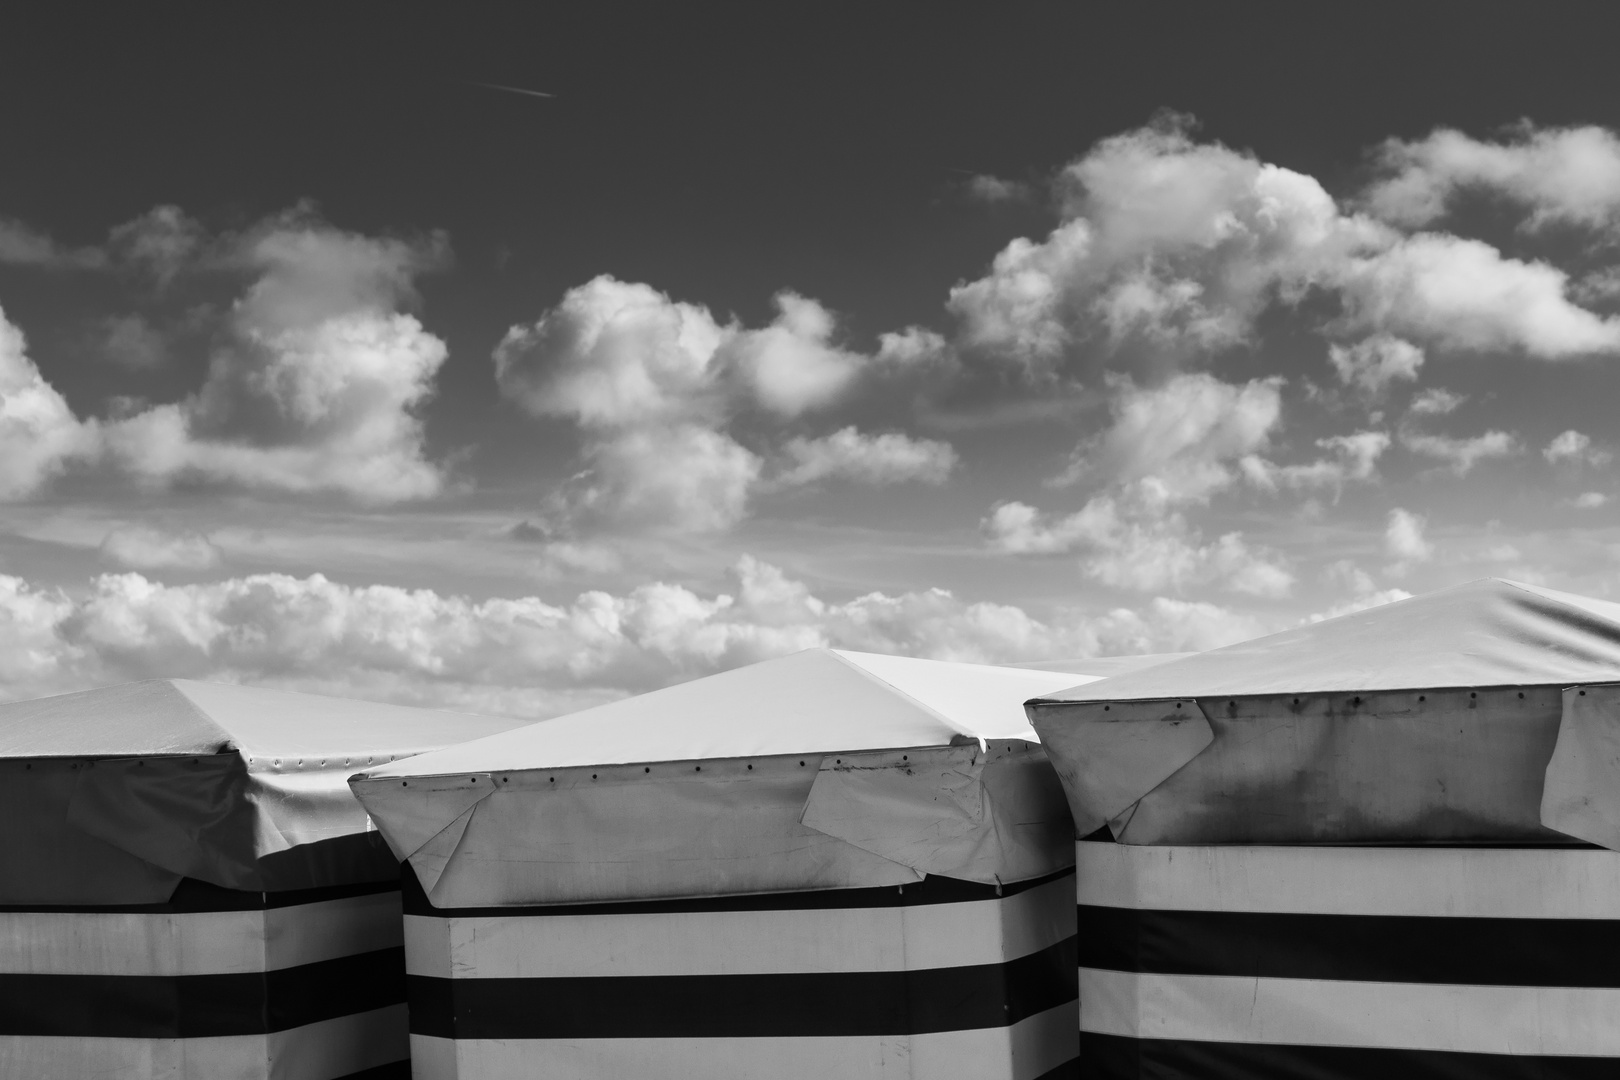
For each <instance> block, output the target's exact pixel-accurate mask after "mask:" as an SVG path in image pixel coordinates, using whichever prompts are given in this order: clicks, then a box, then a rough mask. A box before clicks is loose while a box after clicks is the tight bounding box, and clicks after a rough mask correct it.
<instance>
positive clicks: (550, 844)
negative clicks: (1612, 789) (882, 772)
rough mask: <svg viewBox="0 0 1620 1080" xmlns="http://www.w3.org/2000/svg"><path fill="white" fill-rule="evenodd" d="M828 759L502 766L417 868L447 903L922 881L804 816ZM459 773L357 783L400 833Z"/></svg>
mask: <svg viewBox="0 0 1620 1080" xmlns="http://www.w3.org/2000/svg"><path fill="white" fill-rule="evenodd" d="M800 762H803V764H802V765H801V764H800ZM819 764H820V759H819V758H816V757H804V758H800V757H797V756H793V757H778V758H756V759H754V760H753V761H749V762H741V761H717V762H709V761H706V762H703V763H701V765H699V764H696V763H693V762H664V763H658V764H653V765H648V766H642V765H631V766H600V767H597V768H595V769H566V770H555V771H550V770H548V771H543V772H529V771H525V772H512V773H501V774H499V775H498V776H497V777H496V779H497V780H498V781H499V783H498V785H497V786H495V789H494V791H493V793H492V794H490V795H489V796H488V797H487V798H484V799H483V800H482V801H480V802H478V803H477V804H476V805H475V806H474V807H473V808H472V811H471V813H470V814H468V815H467V816H466V818H465V820H458V819H451V820H449V821H445V822H444V825H445V826H450V827H451V828H452V829H454V830H456V831H458V832H459V834H460V835H459V838H456V839H455V843H454V845H453V848H452V847H451V845H450V844H449V843H448V840H449V839H451V837H450V834H449V832H446V833H445V841H444V842H441V841H440V840H438V839H433V838H430V839H429V841H428V842H426V843H424V844H423V845H422V846H421V847H419V849H418V850H417V852H416V853H414V854H413V855H412V857H411V863H412V866H413V867H416V866H418V862H419V861H420V862H421V864H422V865H421V869H423V870H427V871H428V872H429V873H431V872H433V871H434V870H437V872H438V876H437V879H436V881H435V882H434V884H433V886H432V887H431V888H428V886H427V884H426V882H425V881H424V883H423V886H424V889H426V890H427V892H428V898H429V899H430V900H431V901H432V903H433V904H434V905H436V906H438V907H498V906H512V905H524V904H562V903H588V902H596V901H607V900H647V899H663V898H673V897H687V896H731V895H741V894H748V893H766V892H797V891H808V890H814V889H837V888H865V887H870V886H881V885H903V884H909V883H911V882H915V881H919V880H921V877H922V875H920V874H918V873H917V872H916V871H914V870H912V869H911V868H909V867H906V866H903V865H901V864H899V863H896V862H894V861H892V860H889V859H884V858H881V857H880V856H878V855H875V854H872V853H871V852H868V851H863V850H861V849H860V848H857V847H855V846H853V845H851V844H848V843H845V842H844V841H842V840H839V839H836V838H834V837H831V836H828V835H826V834H825V833H822V832H818V831H817V830H815V829H811V828H808V827H807V826H805V825H803V824H801V823H800V821H799V815H800V813H801V812H802V811H803V809H804V805H805V801H806V799H807V798H808V796H809V794H810V789H811V786H812V784H813V782H814V780H815V778H816V776H817V772H818V769H817V767H818V766H819ZM456 779H459V781H460V782H461V783H467V781H468V778H467V777H465V776H464V777H460V778H449V777H444V778H433V779H422V780H417V779H412V780H411V781H410V786H409V787H403V786H401V784H400V782H399V781H398V780H388V779H376V780H368V779H364V778H357V779H356V780H354V781H353V786H354V790H355V794H356V795H357V796H358V797H359V799H360V801H361V803H363V804H364V805H365V807H366V809H367V810H368V811H369V812H370V813H371V814H372V816H373V817H374V818H375V819H376V820H377V822H378V825H379V827H380V828H381V829H383V830H384V831H385V832H388V831H391V830H392V829H393V824H392V823H393V822H394V821H395V820H396V817H398V815H396V813H395V809H396V807H402V806H403V805H405V804H407V803H409V802H411V801H413V800H414V799H416V798H418V797H419V796H421V795H425V794H427V793H428V789H429V788H437V787H441V786H446V785H450V784H453V783H455V780H456ZM649 779H650V780H652V781H654V782H650V783H649V782H648V781H649ZM469 786H470V785H469ZM458 817H459V816H458ZM443 827H444V826H441V828H443ZM391 843H394V844H396V845H397V844H399V843H400V841H399V838H398V837H397V836H396V837H392V838H391ZM446 848H451V850H450V853H449V855H448V858H446V857H445V849H446Z"/></svg>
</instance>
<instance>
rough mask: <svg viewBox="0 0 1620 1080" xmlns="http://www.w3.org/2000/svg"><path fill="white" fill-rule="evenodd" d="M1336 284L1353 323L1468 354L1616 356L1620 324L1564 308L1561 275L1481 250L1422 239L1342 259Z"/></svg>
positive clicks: (1455, 240)
mask: <svg viewBox="0 0 1620 1080" xmlns="http://www.w3.org/2000/svg"><path fill="white" fill-rule="evenodd" d="M1334 278H1335V280H1336V284H1337V285H1338V287H1339V289H1340V291H1341V295H1342V296H1343V297H1344V299H1345V301H1346V304H1347V307H1348V309H1349V310H1348V313H1347V318H1346V321H1347V322H1348V323H1350V324H1351V325H1359V326H1364V327H1366V328H1368V329H1372V330H1383V331H1386V332H1390V333H1395V334H1400V335H1402V336H1403V337H1419V338H1423V339H1426V340H1429V341H1432V342H1434V343H1435V344H1437V345H1440V346H1443V347H1446V348H1451V349H1459V350H1464V351H1472V352H1489V351H1495V350H1510V349H1518V350H1523V351H1524V352H1525V353H1527V354H1529V355H1531V356H1535V357H1538V358H1540V359H1544V360H1558V359H1564V358H1567V357H1572V356H1579V355H1582V354H1587V353H1599V352H1615V351H1620V320H1617V319H1612V318H1608V319H1606V318H1602V317H1600V316H1597V315H1594V314H1593V313H1592V312H1590V311H1587V310H1586V309H1584V308H1581V307H1577V306H1576V305H1574V304H1573V303H1571V302H1570V300H1569V298H1568V294H1569V291H1570V281H1569V275H1568V274H1566V273H1564V272H1563V271H1562V270H1559V269H1557V268H1556V267H1553V266H1550V265H1548V264H1547V263H1542V262H1522V261H1520V260H1518V259H1509V258H1506V257H1505V256H1503V255H1502V253H1501V252H1499V251H1497V250H1496V249H1495V248H1493V247H1491V246H1490V245H1489V244H1485V243H1482V242H1481V241H1478V240H1465V239H1461V238H1459V237H1455V236H1444V235H1437V234H1433V233H1422V234H1419V235H1417V236H1412V237H1406V238H1403V239H1401V240H1400V241H1398V242H1396V243H1394V244H1392V245H1390V246H1389V247H1387V248H1386V249H1385V250H1382V251H1380V252H1378V253H1376V254H1373V255H1368V256H1364V257H1359V258H1354V259H1351V260H1348V261H1347V262H1346V264H1345V265H1343V266H1342V267H1338V268H1336V269H1335V273H1334Z"/></svg>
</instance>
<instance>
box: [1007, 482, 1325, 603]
mask: <svg viewBox="0 0 1620 1080" xmlns="http://www.w3.org/2000/svg"><path fill="white" fill-rule="evenodd" d="M981 527H982V529H983V531H984V534H985V536H986V538H987V539H988V541H989V543H990V547H991V549H992V550H994V551H998V552H1001V553H1003V554H1010V555H1058V554H1067V553H1069V552H1079V553H1080V569H1081V572H1082V573H1084V574H1085V575H1086V576H1087V577H1089V578H1091V579H1093V580H1095V581H1098V582H1101V583H1102V584H1104V585H1108V586H1112V587H1114V588H1119V589H1131V590H1136V591H1141V592H1159V591H1165V590H1172V591H1177V592H1180V591H1183V590H1186V589H1188V588H1192V587H1195V586H1202V585H1216V586H1218V587H1220V588H1223V589H1225V590H1226V591H1228V592H1236V593H1245V594H1248V595H1251V596H1265V597H1280V596H1287V595H1288V594H1289V593H1290V592H1291V591H1292V590H1293V586H1294V580H1295V578H1294V573H1293V571H1292V570H1290V569H1289V568H1288V566H1287V565H1286V564H1285V563H1284V562H1283V560H1282V557H1281V556H1280V555H1278V554H1277V553H1276V552H1271V551H1267V550H1264V549H1260V550H1256V549H1253V548H1251V547H1250V546H1249V545H1248V543H1247V542H1246V541H1245V540H1244V538H1243V536H1242V535H1241V534H1239V533H1235V532H1233V533H1226V534H1224V535H1222V536H1221V537H1219V538H1218V539H1216V540H1215V541H1213V542H1208V543H1206V542H1205V541H1204V539H1203V537H1202V535H1201V534H1200V533H1199V532H1198V530H1197V529H1195V528H1193V527H1192V526H1191V525H1189V524H1188V523H1187V521H1186V519H1185V518H1184V517H1183V516H1182V515H1180V514H1176V513H1170V514H1163V513H1160V512H1158V508H1157V507H1151V506H1144V505H1141V504H1139V503H1137V504H1133V503H1132V501H1131V500H1130V498H1129V497H1128V496H1126V497H1119V496H1115V495H1109V494H1104V495H1098V496H1096V497H1094V498H1092V499H1090V500H1089V501H1088V502H1087V503H1086V504H1085V506H1083V507H1081V508H1080V509H1079V510H1078V511H1076V512H1075V513H1073V514H1069V515H1067V516H1064V517H1058V518H1051V517H1048V516H1047V515H1045V514H1043V513H1041V511H1039V510H1037V509H1036V508H1035V507H1033V506H1029V505H1028V504H1025V503H1020V502H1008V503H1002V504H1000V505H998V506H996V507H995V508H994V509H993V510H992V511H991V513H990V515H989V516H988V517H986V518H985V519H984V520H983V522H982V523H981Z"/></svg>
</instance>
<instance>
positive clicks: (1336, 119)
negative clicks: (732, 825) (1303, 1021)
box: [0, 2, 1620, 718]
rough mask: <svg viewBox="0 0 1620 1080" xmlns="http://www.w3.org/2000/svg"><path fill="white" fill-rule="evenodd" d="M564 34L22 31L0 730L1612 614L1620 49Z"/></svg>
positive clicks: (1167, 18)
mask: <svg viewBox="0 0 1620 1080" xmlns="http://www.w3.org/2000/svg"><path fill="white" fill-rule="evenodd" d="M531 7H532V8H533V9H532V10H527V9H524V10H513V11H507V12H504V13H502V12H496V11H494V10H493V9H491V10H483V11H480V10H472V11H463V10H451V9H449V8H446V9H443V10H440V11H438V12H434V13H428V14H410V13H407V12H405V11H402V10H400V9H399V8H398V7H397V6H395V7H381V6H379V7H371V6H366V5H358V4H357V5H345V6H344V7H343V8H342V10H341V11H339V12H337V13H335V14H334V12H333V11H331V10H330V9H315V8H309V9H299V8H296V7H294V8H290V9H286V8H277V9H276V10H274V11H269V12H265V13H262V14H259V13H254V14H251V15H248V14H242V13H241V12H239V11H232V12H230V13H229V14H228V16H227V15H226V14H225V13H222V12H221V11H217V10H214V9H210V8H204V7H197V8H182V7H173V8H167V7H166V8H163V9H149V8H140V9H135V8H130V9H128V10H121V11H115V12H112V13H109V12H108V11H107V10H105V9H104V8H102V7H84V8H79V7H75V6H71V5H56V6H51V7H50V8H49V9H48V10H47V9H46V8H44V7H43V6H40V7H39V8H38V9H37V10H25V9H22V8H21V7H20V6H18V5H13V6H12V9H8V10H6V11H5V12H4V13H3V14H0V700H5V699H14V698H23V697H32V696H37V695H41V694H48V693H58V692H65V691H71V690H76V689H82V688H85V687H89V686H95V685H103V684H107V683H115V682H121V681H126V680H131V679H139V678H152V677H183V678H196V679H211V680H226V681H237V682H245V683H252V684H258V685H269V686H281V687H289V688H295V689H303V690H309V691H313V692H318V693H330V694H341V695H347V696H356V697H367V698H376V699H384V700H391V701H400V702H406V703H412V704H425V705H434V706H443V707H451V708H458V709H470V710H475V711H483V712H492V713H501V714H507V715H514V716H524V717H537V718H538V717H545V716H551V715H557V714H560V713H564V712H569V711H573V710H575V709H579V708H584V707H588V706H590V705H594V704H598V703H601V702H603V701H607V700H611V699H613V698H616V697H621V696H624V695H626V694H630V693H636V692H641V691H645V690H649V689H653V688H656V687H659V686H663V685H667V684H669V683H672V682H676V681H680V680H683V679H689V678H693V677H697V676H700V675H703V674H707V673H710V672H713V671H717V670H721V669H724V668H727V667H732V666H736V665H738V664H743V663H748V662H752V661H756V660H760V659H765V658H768V657H771V656H776V655H781V654H783V653H786V652H792V651H795V650H797V649H802V648H807V647H812V646H821V645H830V646H834V647H842V648H853V649H862V650H868V651H873V652H888V653H900V654H906V655H916V656H927V657H933V658H939V659H949V660H962V661H973V662H1015V661H1037V660H1047V659H1052V658H1067V657H1082V656H1097V655H1119V654H1128V653H1142V652H1158V651H1180V650H1190V649H1205V648H1212V647H1217V646H1220V645H1224V644H1228V643H1231V642H1233V641H1238V640H1242V639H1245V638H1248V637H1253V636H1257V635H1260V634H1264V633H1269V632H1273V631H1276V630H1281V629H1285V628H1287V627H1290V626H1294V625H1298V624H1300V623H1301V622H1304V621H1306V620H1311V619H1319V618H1323V617H1327V616H1331V615H1335V614H1341V613H1345V612H1348V611H1352V610H1358V609H1360V608H1362V607H1366V606H1370V605H1373V604H1377V603H1383V602H1388V601H1390V600H1394V599H1399V598H1401V597H1404V596H1407V595H1410V594H1413V593H1420V592H1424V591H1428V590H1432V589H1436V588H1441V587H1444V586H1447V585H1451V584H1456V583H1458V582H1462V581H1466V580H1470V579H1474V578H1480V577H1487V576H1502V577H1510V578H1514V579H1517V580H1523V581H1530V582H1535V583H1540V584H1545V585H1549V586H1552V587H1555V588H1561V589H1568V590H1571V591H1575V592H1580V593H1585V594H1589V595H1595V596H1606V597H1611V598H1612V597H1615V596H1617V595H1620V528H1617V517H1620V485H1616V484H1615V482H1614V468H1613V467H1614V462H1615V455H1616V453H1620V425H1617V424H1616V421H1615V419H1614V408H1613V403H1614V402H1615V401H1616V399H1617V391H1620V367H1617V360H1620V93H1617V91H1620V76H1617V75H1616V73H1615V69H1614V66H1613V63H1612V55H1611V53H1612V48H1611V43H1612V41H1613V40H1615V32H1616V31H1617V30H1620V26H1617V25H1615V24H1616V22H1617V18H1620V17H1616V16H1613V15H1610V14H1609V13H1608V12H1607V11H1606V10H1605V9H1603V8H1601V7H1599V6H1597V5H1580V4H1564V5H1560V4H1552V5H1545V6H1542V7H1538V9H1537V17H1536V19H1535V20H1533V21H1532V20H1529V19H1526V18H1525V17H1524V13H1523V10H1522V9H1519V10H1510V9H1507V8H1505V7H1503V8H1500V9H1499V8H1493V7H1489V6H1484V5H1473V4H1466V5H1464V4H1453V3H1439V2H1436V3H1429V4H1424V5H1393V4H1373V5H1357V6H1355V7H1353V8H1344V9H1343V10H1338V9H1335V10H1327V9H1320V8H1306V7H1305V6H1304V5H1274V4H1268V3H1252V4H1245V5H1228V6H1217V5H1191V4H1167V3H1139V4H1130V5H1123V4H1086V5H1057V4H1023V5H1020V4H1012V5H995V6H993V7H992V6H972V7H969V6H966V5H963V6H957V7H953V6H949V5H933V4H931V5H919V4H902V3H897V4H890V5H847V6H846V5H841V4H818V5H815V6H813V7H812V6H801V7H791V8H790V7H775V8H770V7H760V6H758V5H749V6H741V5H738V6H727V5H706V6H703V7H701V8H692V7H688V6H682V7H680V8H678V9H677V8H675V7H673V6H666V7H665V8H664V9H663V10H659V9H656V8H653V7H652V6H650V5H641V6H639V7H638V6H633V5H615V4H591V5H573V6H564V5H546V6H538V5H535V6H531ZM503 88H506V89H503ZM516 90H524V91H531V92H528V93H519V92H515V91H516ZM542 95H549V96H542Z"/></svg>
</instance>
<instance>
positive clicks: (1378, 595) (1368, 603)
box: [1303, 559, 1412, 623]
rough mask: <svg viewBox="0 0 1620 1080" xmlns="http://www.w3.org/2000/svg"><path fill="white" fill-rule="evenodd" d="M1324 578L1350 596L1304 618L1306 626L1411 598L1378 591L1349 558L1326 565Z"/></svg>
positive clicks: (1403, 592) (1394, 591) (1395, 591)
mask: <svg viewBox="0 0 1620 1080" xmlns="http://www.w3.org/2000/svg"><path fill="white" fill-rule="evenodd" d="M1327 577H1328V580H1329V581H1330V582H1333V583H1335V584H1337V585H1339V586H1341V587H1342V588H1344V589H1345V590H1346V591H1347V592H1348V593H1349V595H1348V596H1346V597H1345V598H1344V599H1342V600H1339V601H1338V602H1337V603H1335V604H1333V605H1332V606H1331V607H1329V608H1327V610H1325V611H1318V612H1313V613H1312V614H1310V615H1307V616H1306V617H1305V619H1304V620H1303V621H1304V622H1306V623H1318V622H1321V621H1323V620H1324V619H1336V618H1338V617H1339V616H1341V615H1351V614H1354V613H1355V612H1358V611H1366V610H1367V609H1368V608H1375V607H1382V606H1383V605H1384V604H1393V603H1394V602H1395V601H1397V600H1409V599H1411V596H1412V594H1411V593H1409V592H1407V591H1406V590H1405V589H1398V588H1389V589H1380V588H1379V587H1378V585H1377V583H1376V582H1374V581H1373V579H1372V576H1371V575H1369V574H1368V573H1367V572H1366V571H1365V570H1363V569H1361V568H1360V567H1359V566H1357V565H1356V564H1355V563H1353V562H1351V561H1350V560H1348V559H1341V560H1339V561H1338V562H1336V563H1333V564H1332V565H1331V566H1329V567H1328V572H1327Z"/></svg>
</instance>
